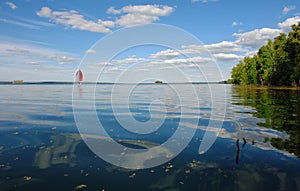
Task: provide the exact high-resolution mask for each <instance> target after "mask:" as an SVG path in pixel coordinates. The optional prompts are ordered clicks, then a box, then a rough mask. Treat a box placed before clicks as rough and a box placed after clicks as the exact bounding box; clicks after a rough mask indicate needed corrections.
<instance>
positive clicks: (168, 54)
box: [150, 49, 180, 60]
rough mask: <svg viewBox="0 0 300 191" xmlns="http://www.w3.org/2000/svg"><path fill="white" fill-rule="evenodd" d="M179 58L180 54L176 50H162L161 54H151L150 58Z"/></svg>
mask: <svg viewBox="0 0 300 191" xmlns="http://www.w3.org/2000/svg"><path fill="white" fill-rule="evenodd" d="M178 56H180V52H178V51H176V50H171V49H167V50H162V51H160V52H157V53H154V54H151V55H150V58H154V59H164V60H165V59H172V58H176V57H178Z"/></svg>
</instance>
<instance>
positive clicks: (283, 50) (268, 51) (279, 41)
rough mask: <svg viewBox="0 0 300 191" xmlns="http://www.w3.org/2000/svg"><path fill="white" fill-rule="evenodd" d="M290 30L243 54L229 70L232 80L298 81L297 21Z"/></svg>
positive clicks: (280, 83) (299, 30)
mask: <svg viewBox="0 0 300 191" xmlns="http://www.w3.org/2000/svg"><path fill="white" fill-rule="evenodd" d="M291 28H292V31H291V32H289V33H288V35H287V34H284V33H281V34H280V35H279V36H277V37H275V38H274V40H273V41H272V40H269V41H268V43H267V45H264V46H262V47H261V48H260V49H259V50H258V52H257V53H256V54H255V55H254V56H253V57H248V56H247V57H245V58H244V60H241V61H240V62H239V64H237V65H236V66H235V67H234V68H233V69H232V72H231V77H232V79H231V82H232V83H234V84H255V85H273V86H292V85H296V86H297V87H298V86H299V85H300V22H298V24H297V25H292V27H291Z"/></svg>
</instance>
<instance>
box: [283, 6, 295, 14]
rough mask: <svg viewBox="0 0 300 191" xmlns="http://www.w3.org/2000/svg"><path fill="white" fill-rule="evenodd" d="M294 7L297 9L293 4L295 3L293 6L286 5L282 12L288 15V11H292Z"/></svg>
mask: <svg viewBox="0 0 300 191" xmlns="http://www.w3.org/2000/svg"><path fill="white" fill-rule="evenodd" d="M294 9H296V6H293V5H292V6H286V7H284V8H283V10H282V14H283V15H286V14H288V12H290V11H292V10H294Z"/></svg>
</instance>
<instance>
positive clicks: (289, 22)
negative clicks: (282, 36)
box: [278, 16, 300, 33]
mask: <svg viewBox="0 0 300 191" xmlns="http://www.w3.org/2000/svg"><path fill="white" fill-rule="evenodd" d="M298 22H300V16H295V17H291V18H288V19H286V20H285V21H283V22H281V23H278V26H279V27H280V28H281V29H282V31H283V32H285V33H287V32H289V31H290V30H291V26H292V25H293V24H297V23H298Z"/></svg>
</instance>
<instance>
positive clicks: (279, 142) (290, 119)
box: [232, 86, 300, 158]
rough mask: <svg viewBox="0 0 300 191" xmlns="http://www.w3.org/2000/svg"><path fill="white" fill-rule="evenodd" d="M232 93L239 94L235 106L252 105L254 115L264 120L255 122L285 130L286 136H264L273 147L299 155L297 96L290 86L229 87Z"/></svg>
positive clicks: (299, 127)
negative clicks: (282, 137) (283, 137)
mask: <svg viewBox="0 0 300 191" xmlns="http://www.w3.org/2000/svg"><path fill="white" fill-rule="evenodd" d="M232 92H233V96H234V97H236V96H238V97H242V98H243V99H240V101H239V102H237V103H236V104H237V105H246V106H251V107H252V108H255V111H256V112H254V113H252V115H254V116H255V117H257V118H260V119H265V120H264V121H263V122H259V123H258V124H257V125H259V126H263V127H266V128H270V129H275V130H277V131H282V132H285V133H287V135H288V137H287V139H281V138H274V137H269V136H268V137H264V139H263V142H270V143H271V145H273V146H274V147H275V148H278V149H284V150H286V151H288V152H290V153H294V154H295V155H296V156H297V157H298V158H300V131H299V129H300V104H299V103H300V96H299V93H298V92H297V90H294V89H292V88H279V87H276V88H275V87H274V88H265V87H256V86H232Z"/></svg>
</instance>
